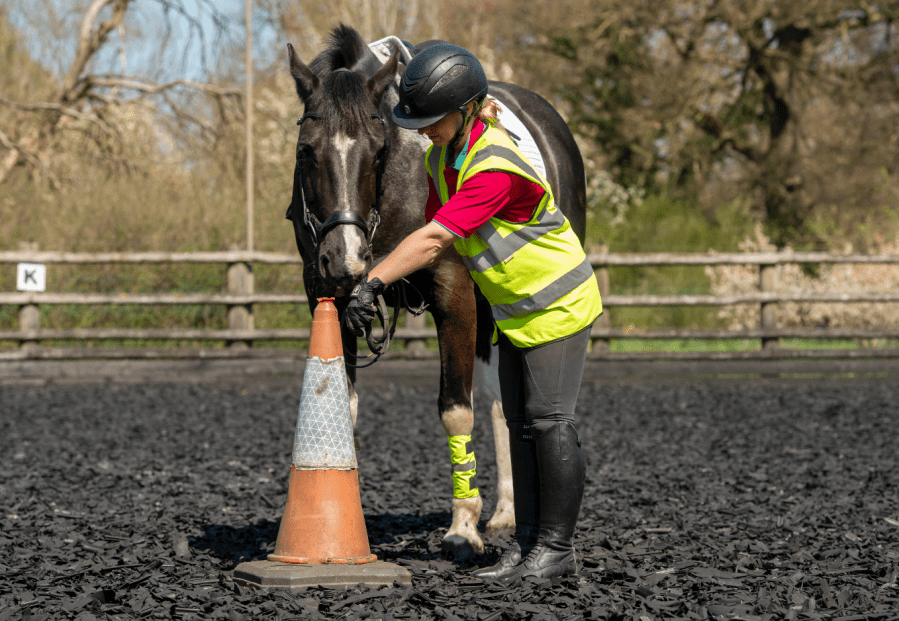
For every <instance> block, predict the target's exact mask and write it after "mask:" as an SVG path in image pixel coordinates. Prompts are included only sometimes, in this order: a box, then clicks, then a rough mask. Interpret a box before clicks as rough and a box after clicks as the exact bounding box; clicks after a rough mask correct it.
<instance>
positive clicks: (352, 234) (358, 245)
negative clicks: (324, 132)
mask: <svg viewBox="0 0 899 621" xmlns="http://www.w3.org/2000/svg"><path fill="white" fill-rule="evenodd" d="M357 142H358V141H357V140H356V139H355V138H350V137H349V136H347V135H346V134H337V135H336V136H334V142H333V148H334V153H335V154H336V156H337V167H336V171H337V172H336V175H335V176H336V179H335V181H336V185H337V197H336V198H337V208H338V209H340V210H342V211H356V209H357V208H358V205H355V204H354V203H353V202H352V196H355V194H354V193H353V192H352V191H351V190H352V189H353V188H354V186H355V184H354V183H351V181H350V169H351V167H350V153H352V150H353V147H354V146H355V145H356V143H357ZM339 228H340V229H341V231H340V232H341V241H342V243H343V250H344V251H343V252H342V253H341V255H342V257H343V259H344V261H345V263H344V265H343V266H342V267H343V268H344V271H345V272H346V273H348V274H362V273H364V272H365V268H366V265H365V261H363V260H362V259H361V258H360V257H362V256H365V252H366V249H367V245H368V240H366V239H365V235H364V234H363V232H362V229H360V228H359V227H357V226H347V225H344V226H341V227H339Z"/></svg>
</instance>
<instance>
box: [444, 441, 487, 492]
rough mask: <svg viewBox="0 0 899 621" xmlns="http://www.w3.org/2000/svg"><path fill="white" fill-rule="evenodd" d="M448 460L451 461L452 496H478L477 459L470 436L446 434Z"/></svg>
mask: <svg viewBox="0 0 899 621" xmlns="http://www.w3.org/2000/svg"><path fill="white" fill-rule="evenodd" d="M447 438H448V439H449V447H450V460H451V461H452V462H453V497H454V498H474V497H475V496H479V495H480V492H478V486H477V481H476V476H477V463H478V462H477V460H476V459H475V457H474V448H472V445H471V436H447Z"/></svg>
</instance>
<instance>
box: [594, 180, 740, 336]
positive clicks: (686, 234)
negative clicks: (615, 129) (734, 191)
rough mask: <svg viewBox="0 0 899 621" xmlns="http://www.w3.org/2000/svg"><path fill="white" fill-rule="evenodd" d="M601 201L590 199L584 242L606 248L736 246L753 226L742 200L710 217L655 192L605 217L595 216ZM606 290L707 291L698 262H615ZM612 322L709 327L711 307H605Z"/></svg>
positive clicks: (660, 249)
mask: <svg viewBox="0 0 899 621" xmlns="http://www.w3.org/2000/svg"><path fill="white" fill-rule="evenodd" d="M604 207H606V206H605V205H604V204H603V203H601V202H599V201H597V202H594V204H593V206H592V209H591V217H590V218H589V219H588V233H587V238H588V243H594V244H595V243H601V244H604V245H606V246H607V247H608V249H609V251H610V252H622V253H655V252H680V253H694V252H708V251H710V250H715V251H719V252H737V251H739V248H738V243H739V242H740V241H741V240H743V239H745V238H746V237H747V236H748V235H749V234H750V233H751V232H752V224H753V220H752V218H751V217H750V215H749V213H748V209H747V208H746V207H745V205H744V204H743V203H741V202H735V203H732V204H730V205H725V206H723V207H721V208H720V209H719V210H717V211H716V213H715V216H714V218H710V217H709V216H708V215H706V214H704V213H703V212H702V211H700V210H699V208H698V207H697V206H696V204H695V203H694V202H691V201H688V200H685V199H673V198H671V197H670V196H668V195H666V194H656V195H651V196H648V197H646V198H644V199H643V200H642V201H633V202H632V203H631V204H630V205H628V207H627V211H626V213H625V215H624V217H623V218H621V219H620V220H619V221H618V222H609V221H607V220H603V219H601V217H597V215H596V214H597V213H602V212H603V208H604ZM609 279H610V289H611V290H610V293H613V294H616V295H688V294H706V293H708V292H709V280H708V278H707V277H706V275H705V272H704V268H703V267H702V266H695V267H694V266H677V267H664V266H660V267H614V268H611V269H610V275H609ZM609 315H610V317H611V322H612V325H613V326H619V327H627V326H631V325H633V326H639V327H645V328H653V327H696V328H698V327H703V326H707V327H713V326H715V325H717V323H716V321H717V320H716V319H715V311H714V310H713V309H708V308H700V307H692V308H687V307H652V308H639V307H626V308H616V309H614V310H612V311H610V312H609Z"/></svg>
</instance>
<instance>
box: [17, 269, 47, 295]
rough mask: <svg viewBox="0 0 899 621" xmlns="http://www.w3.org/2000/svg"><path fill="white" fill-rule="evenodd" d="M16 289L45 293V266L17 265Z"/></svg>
mask: <svg viewBox="0 0 899 621" xmlns="http://www.w3.org/2000/svg"><path fill="white" fill-rule="evenodd" d="M16 289H17V290H19V291H46V289H47V266H46V265H44V264H43V263H19V264H18V265H17V267H16Z"/></svg>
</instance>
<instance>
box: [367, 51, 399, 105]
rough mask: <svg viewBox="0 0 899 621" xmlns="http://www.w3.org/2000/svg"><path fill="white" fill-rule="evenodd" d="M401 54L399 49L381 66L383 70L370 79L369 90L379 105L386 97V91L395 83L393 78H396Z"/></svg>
mask: <svg viewBox="0 0 899 621" xmlns="http://www.w3.org/2000/svg"><path fill="white" fill-rule="evenodd" d="M399 53H400V51H399V50H398V49H397V50H395V51H394V52H393V54H392V55H391V56H390V58H388V59H387V61H386V62H385V63H384V64H383V65H381V68H380V69H378V71H377V72H376V73H375V74H374V75H373V76H371V77H370V78H369V79H368V89H369V90H370V91H371V94H372V97H374V99H375V101H376V102H377V103H379V104H380V103H381V98H382V97H383V96H384V91H385V90H387V87H388V86H390V85H391V84H392V83H393V78H394V76H396V70H397V66H398V64H399Z"/></svg>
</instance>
